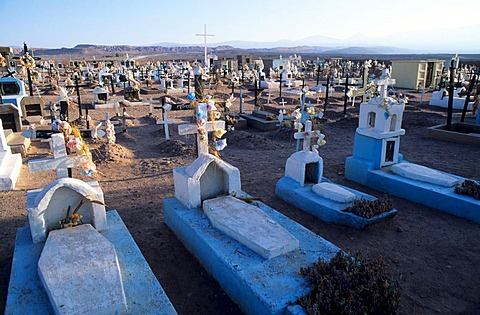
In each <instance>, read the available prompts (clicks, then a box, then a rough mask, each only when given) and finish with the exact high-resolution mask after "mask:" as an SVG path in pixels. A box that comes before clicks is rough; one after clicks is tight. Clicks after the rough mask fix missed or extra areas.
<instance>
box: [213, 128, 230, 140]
mask: <svg viewBox="0 0 480 315" xmlns="http://www.w3.org/2000/svg"><path fill="white" fill-rule="evenodd" d="M226 133H227V132H226V131H225V129H215V131H214V132H213V134H214V135H215V137H216V138H221V137H222V136H223V135H224V134H226Z"/></svg>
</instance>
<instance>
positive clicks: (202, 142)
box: [178, 103, 225, 156]
mask: <svg viewBox="0 0 480 315" xmlns="http://www.w3.org/2000/svg"><path fill="white" fill-rule="evenodd" d="M196 109H197V110H196V114H197V123H196V124H183V125H179V126H178V134H179V135H182V136H185V135H191V134H196V135H197V149H198V156H200V155H202V154H208V133H209V132H211V131H214V130H215V129H225V121H223V120H220V121H219V120H216V121H215V122H212V121H207V117H208V111H207V104H206V103H199V104H197V107H196ZM202 117H205V124H203V125H202V121H201V119H203V118H202Z"/></svg>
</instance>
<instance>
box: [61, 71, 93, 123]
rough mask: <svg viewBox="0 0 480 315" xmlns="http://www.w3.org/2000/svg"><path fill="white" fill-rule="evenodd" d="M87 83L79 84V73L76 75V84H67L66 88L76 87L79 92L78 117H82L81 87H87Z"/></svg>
mask: <svg viewBox="0 0 480 315" xmlns="http://www.w3.org/2000/svg"><path fill="white" fill-rule="evenodd" d="M86 86H87V85H86V84H81V85H80V84H78V75H76V76H75V85H65V87H66V88H73V87H74V88H75V91H76V93H77V103H78V117H79V118H80V117H82V103H81V99H80V88H81V87H86ZM86 110H87V115H88V109H86Z"/></svg>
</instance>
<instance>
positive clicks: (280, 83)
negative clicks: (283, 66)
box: [275, 72, 285, 97]
mask: <svg viewBox="0 0 480 315" xmlns="http://www.w3.org/2000/svg"><path fill="white" fill-rule="evenodd" d="M282 75H283V72H280V79H279V80H276V81H275V82H279V88H280V96H279V97H282V83H283V82H285V80H283V79H282Z"/></svg>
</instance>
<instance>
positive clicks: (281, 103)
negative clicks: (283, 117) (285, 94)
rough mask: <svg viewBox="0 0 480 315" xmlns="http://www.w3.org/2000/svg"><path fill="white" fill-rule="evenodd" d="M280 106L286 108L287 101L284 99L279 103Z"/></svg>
mask: <svg viewBox="0 0 480 315" xmlns="http://www.w3.org/2000/svg"><path fill="white" fill-rule="evenodd" d="M279 104H280V105H282V107H285V104H287V102H285V100H284V99H283V98H282V101H281V102H279Z"/></svg>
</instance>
